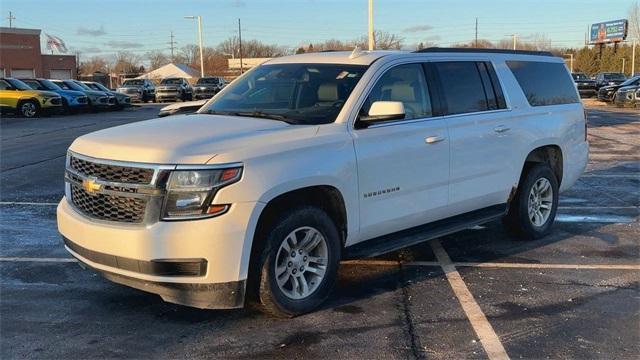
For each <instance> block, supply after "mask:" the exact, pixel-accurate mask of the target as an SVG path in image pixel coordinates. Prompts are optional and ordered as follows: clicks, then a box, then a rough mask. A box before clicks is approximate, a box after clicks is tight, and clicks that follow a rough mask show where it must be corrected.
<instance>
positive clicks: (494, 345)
mask: <svg viewBox="0 0 640 360" xmlns="http://www.w3.org/2000/svg"><path fill="white" fill-rule="evenodd" d="M429 244H430V245H431V248H432V249H433V252H434V253H435V254H436V258H438V262H440V266H441V267H442V270H443V271H444V273H445V275H446V276H447V280H449V284H450V285H451V288H452V289H453V292H454V293H455V295H456V297H457V298H458V301H460V305H461V306H462V310H463V311H464V313H465V314H466V315H467V318H468V319H469V322H470V323H471V326H472V327H473V330H474V331H475V332H476V335H478V338H479V339H480V343H481V344H482V347H484V350H485V352H486V353H487V356H488V357H489V359H491V360H495V359H509V355H507V352H506V351H505V350H504V347H503V346H502V343H501V342H500V339H499V338H498V334H496V332H495V331H494V330H493V327H492V326H491V324H490V323H489V320H487V317H486V316H485V315H484V313H483V312H482V309H480V305H478V303H477V302H476V300H475V299H474V298H473V295H472V294H471V292H470V291H469V289H468V288H467V285H466V284H465V283H464V280H462V277H461V276H460V273H458V270H456V267H455V266H454V265H453V262H451V259H450V258H449V255H448V254H447V253H446V251H444V249H443V248H442V245H440V241H439V240H432V241H430V242H429Z"/></svg>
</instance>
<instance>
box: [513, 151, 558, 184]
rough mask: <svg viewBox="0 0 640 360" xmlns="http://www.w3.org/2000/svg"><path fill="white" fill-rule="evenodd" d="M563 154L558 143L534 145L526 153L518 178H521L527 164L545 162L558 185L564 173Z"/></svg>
mask: <svg viewBox="0 0 640 360" xmlns="http://www.w3.org/2000/svg"><path fill="white" fill-rule="evenodd" d="M563 156H564V154H563V152H562V148H561V147H560V145H558V144H546V145H541V146H538V147H536V148H535V149H533V150H531V151H530V152H529V153H528V154H527V156H526V158H525V160H524V164H523V166H522V170H521V172H520V179H522V174H524V171H525V170H526V169H527V167H528V166H530V165H532V164H539V163H546V164H549V167H551V170H553V173H554V174H555V175H556V178H557V179H558V186H560V184H561V183H562V177H563V175H564V157H563Z"/></svg>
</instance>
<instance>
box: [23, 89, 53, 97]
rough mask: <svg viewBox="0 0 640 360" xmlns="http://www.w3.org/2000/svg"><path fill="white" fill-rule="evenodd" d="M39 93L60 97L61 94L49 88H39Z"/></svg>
mask: <svg viewBox="0 0 640 360" xmlns="http://www.w3.org/2000/svg"><path fill="white" fill-rule="evenodd" d="M27 91H29V90H27ZM37 94H38V95H42V96H51V97H60V94H58V93H56V92H53V91H48V90H37Z"/></svg>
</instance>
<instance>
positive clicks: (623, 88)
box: [618, 85, 640, 91]
mask: <svg viewBox="0 0 640 360" xmlns="http://www.w3.org/2000/svg"><path fill="white" fill-rule="evenodd" d="M638 89H640V85H629V86H622V87H620V88H619V89H618V91H635V90H638Z"/></svg>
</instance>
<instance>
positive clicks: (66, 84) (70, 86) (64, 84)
mask: <svg viewBox="0 0 640 360" xmlns="http://www.w3.org/2000/svg"><path fill="white" fill-rule="evenodd" d="M54 83H55V84H56V85H58V86H60V87H61V88H63V89H65V90H77V91H85V90H86V89H83V88H82V87H81V86H80V85H78V84H76V83H75V82H73V81H71V80H65V81H59V82H58V81H54Z"/></svg>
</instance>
